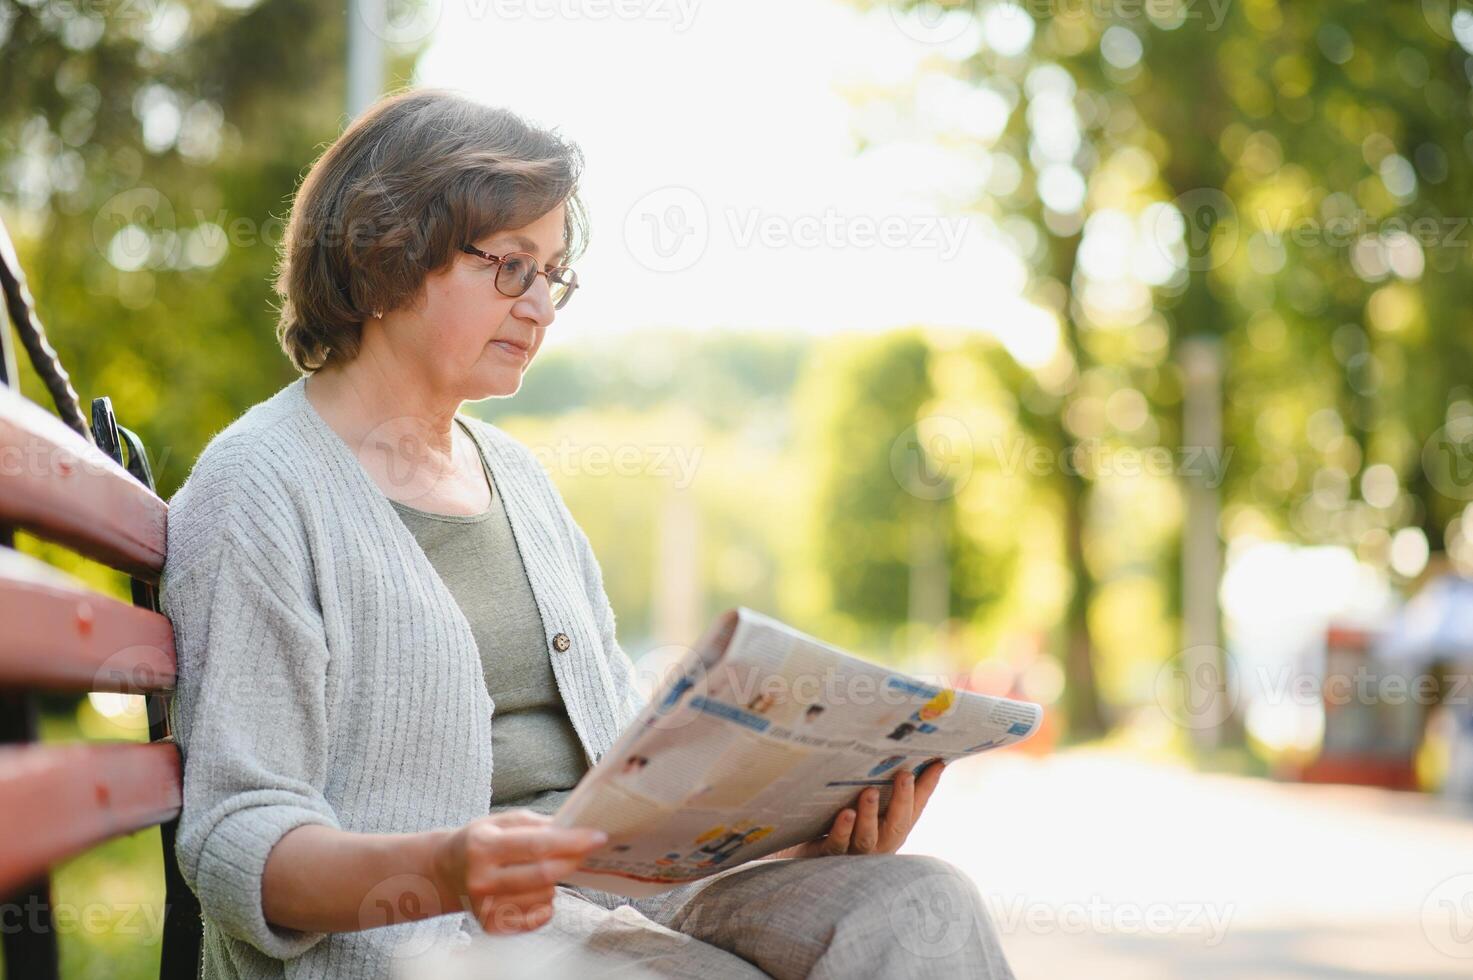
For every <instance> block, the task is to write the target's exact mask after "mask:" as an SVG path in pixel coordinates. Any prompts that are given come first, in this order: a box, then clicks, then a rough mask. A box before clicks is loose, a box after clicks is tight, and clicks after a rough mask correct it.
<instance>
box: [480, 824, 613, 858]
mask: <svg viewBox="0 0 1473 980" xmlns="http://www.w3.org/2000/svg"><path fill="white" fill-rule="evenodd" d="M608 839H609V838H608V835H607V834H605V833H604V832H603V831H600V830H585V829H582V828H572V829H568V828H562V827H526V828H519V829H516V830H500V831H498V832H496V833H493V834H490V835H488V836H487V837H486V838H484V839H483V840H482V841H481V842H480V843H481V846H480V847H479V848H478V849H477V856H478V857H480V858H481V859H482V860H485V861H489V862H490V863H492V864H496V865H510V864H530V863H532V862H534V861H541V860H543V859H545V858H559V857H562V858H582V857H584V856H586V855H587V854H588V853H589V852H590V851H593V850H596V849H597V848H599V847H602V846H603V845H604V844H606V843H607V842H608Z"/></svg>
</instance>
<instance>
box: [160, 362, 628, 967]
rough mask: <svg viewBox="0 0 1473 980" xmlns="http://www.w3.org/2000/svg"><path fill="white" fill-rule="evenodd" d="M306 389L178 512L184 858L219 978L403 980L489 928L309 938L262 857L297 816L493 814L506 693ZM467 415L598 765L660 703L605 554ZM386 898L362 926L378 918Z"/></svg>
mask: <svg viewBox="0 0 1473 980" xmlns="http://www.w3.org/2000/svg"><path fill="white" fill-rule="evenodd" d="M303 381H304V379H300V378H299V379H298V380H296V381H294V382H292V383H291V384H289V385H287V386H286V387H285V388H283V389H282V390H281V391H279V392H277V393H276V394H275V395H273V396H272V397H270V398H269V399H267V400H266V401H264V402H261V403H260V404H258V405H255V406H253V407H252V408H251V409H249V410H248V411H247V412H245V413H244V414H243V415H242V416H241V417H240V418H238V419H236V420H235V421H234V422H233V423H231V425H229V426H228V427H227V428H225V429H224V430H223V431H221V432H220V433H218V434H217V435H216V436H215V437H214V438H213V439H211V441H210V443H209V445H208V446H207V447H206V448H205V450H204V452H203V453H202V454H201V455H200V457H199V460H198V461H197V462H196V463H195V466H194V469H193V470H192V471H191V472H190V474H189V478H188V480H187V481H186V482H185V484H184V486H182V487H181V488H180V489H179V492H178V493H177V494H175V496H174V498H173V499H172V500H171V501H170V507H169V518H168V534H169V539H168V540H169V548H168V560H167V562H166V564H165V566H164V573H163V585H162V589H163V606H164V611H165V612H166V613H167V614H168V616H169V617H170V618H171V619H172V620H173V623H174V634H175V644H176V648H177V650H178V655H179V687H178V691H177V693H176V695H175V697H174V701H173V706H172V718H173V722H174V731H175V734H176V737H177V738H178V741H179V744H180V746H181V748H182V751H183V754H184V808H183V813H182V816H181V818H180V827H179V837H178V844H177V852H178V855H179V861H180V864H181V866H182V869H183V872H184V877H185V879H186V880H187V881H188V882H189V884H190V886H191V887H192V888H193V889H194V891H195V893H196V894H197V895H198V896H199V899H200V904H201V906H202V907H203V910H204V917H205V955H204V974H203V975H204V976H205V977H206V978H220V980H234V978H266V977H270V978H275V977H281V978H353V980H359V978H377V977H386V976H388V975H389V974H390V973H391V968H392V965H393V962H394V961H395V958H396V957H397V956H400V955H405V954H408V953H413V952H416V951H418V950H422V949H424V948H425V947H426V946H428V945H431V944H434V943H438V942H441V941H446V942H455V941H457V940H458V939H459V938H460V937H461V936H462V935H463V934H464V930H466V929H467V928H474V926H473V924H472V923H471V920H469V919H468V917H466V916H465V915H464V914H463V913H457V912H451V913H450V914H446V915H443V916H440V917H438V918H433V919H429V920H426V921H425V922H422V923H417V924H413V923H411V924H406V925H400V926H388V927H378V928H371V929H367V930H365V931H360V932H351V933H338V934H333V935H322V934H305V933H300V932H293V931H290V930H284V929H279V928H277V927H275V926H272V925H270V924H268V923H267V922H266V920H265V918H264V916H263V914H262V911H261V874H262V870H263V869H264V868H265V864H266V856H267V854H268V853H269V852H270V850H271V848H272V847H273V846H274V845H275V844H276V842H277V841H278V840H279V839H280V838H281V837H282V835H283V834H285V833H286V832H287V831H289V830H291V829H292V828H294V827H298V826H301V825H303V824H324V825H327V826H330V827H338V828H341V829H343V830H348V831H357V832H362V833H403V832H411V831H422V830H429V829H431V828H436V827H452V826H460V825H463V824H465V823H466V822H468V821H470V820H473V819H475V818H477V817H481V816H484V815H485V814H486V813H487V811H488V808H489V806H490V795H491V764H492V759H491V712H492V710H493V705H492V703H491V699H490V697H489V695H488V694H487V693H486V685H485V682H484V678H483V676H482V672H481V663H480V658H479V657H478V656H477V652H476V643H475V638H474V637H473V636H472V634H471V629H470V625H469V623H468V622H467V621H466V618H465V616H464V615H463V614H462V613H461V611H460V608H459V607H458V606H457V605H456V602H455V600H454V598H452V596H451V595H450V592H449V591H448V590H447V589H446V587H445V585H444V583H443V582H442V581H441V580H440V578H439V576H438V575H437V574H436V573H435V570H434V568H433V567H432V566H431V565H430V562H429V560H428V559H427V558H426V557H425V554H424V551H423V550H422V549H421V548H420V547H419V545H418V543H417V542H416V541H415V539H414V537H413V535H412V534H411V533H410V532H409V530H408V529H407V528H406V527H405V525H404V523H403V521H401V520H400V519H399V516H398V515H397V514H396V513H395V512H394V509H393V507H392V506H391V504H390V503H389V500H388V498H387V497H385V496H384V494H383V492H382V491H380V490H379V488H378V486H377V485H376V484H375V483H374V482H373V481H372V480H371V479H370V478H369V476H368V474H367V472H366V471H365V470H364V469H363V467H362V466H361V465H360V464H359V462H358V460H357V458H356V457H355V455H354V453H353V451H352V450H351V449H350V448H349V446H348V444H347V443H345V442H344V441H343V440H342V439H341V438H340V437H339V436H338V435H337V434H336V433H335V432H334V431H333V430H332V429H331V428H329V427H328V425H327V423H326V422H324V421H323V419H322V417H321V416H320V415H318V413H317V411H316V410H315V409H314V408H313V407H312V404H311V403H310V402H309V401H308V400H307V397H306V391H305V388H304V386H303ZM466 421H467V423H468V425H469V428H470V430H471V432H472V434H473V435H474V436H475V439H476V441H477V442H478V443H479V444H480V447H481V450H482V452H483V453H484V455H485V458H486V461H487V463H488V465H489V466H490V469H491V473H492V478H493V479H494V480H495V482H496V486H497V490H498V492H500V493H501V494H502V497H503V500H504V502H505V506H506V512H507V517H508V518H509V519H510V521H511V526H512V530H513V533H514V535H515V538H516V543H517V547H518V550H519V551H520V552H521V556H522V561H523V563H524V565H525V566H526V570H527V577H528V579H529V581H530V582H531V586H532V594H533V596H534V597H535V599H536V602H537V607H538V609H539V610H540V611H541V613H542V622H543V624H544V626H545V628H546V633H547V636H546V638H545V642H546V643H547V651H548V656H549V657H550V658H551V659H552V664H553V670H554V673H555V674H556V676H557V683H558V688H559V690H560V691H561V692H562V696H563V699H564V702H565V703H566V705H567V709H568V715H569V717H570V718H571V719H572V722H573V727H574V728H575V729H576V730H577V732H578V736H579V739H580V740H581V741H582V744H583V748H584V750H585V752H586V753H587V755H588V757H589V759H590V761H596V760H597V759H598V758H599V757H600V756H602V755H603V753H604V752H606V751H608V749H609V747H610V745H611V744H612V743H613V741H614V739H615V737H616V736H617V735H618V733H619V731H620V729H621V728H622V727H623V726H624V725H625V724H626V723H628V722H629V721H630V720H632V719H633V717H634V716H635V715H636V714H637V713H638V710H639V707H640V696H639V694H638V692H637V690H636V688H635V685H634V675H633V668H632V665H631V664H630V661H629V659H628V657H626V656H625V654H624V652H623V651H622V650H620V648H619V646H618V643H617V642H616V640H615V638H614V614H613V611H612V609H611V608H610V606H609V602H608V598H607V596H606V595H605V593H604V588H603V580H602V576H601V573H600V570H599V565H598V561H597V560H596V559H595V557H594V554H593V551H592V549H591V548H590V547H589V544H588V538H587V537H586V536H585V535H584V534H583V531H582V530H581V529H580V528H579V527H578V524H577V523H576V522H575V521H574V520H573V517H572V515H571V514H570V513H569V512H568V509H567V507H566V505H565V504H564V503H563V500H562V497H561V496H560V495H559V494H558V492H557V490H556V488H555V487H554V486H553V484H552V482H551V480H549V478H548V477H547V474H546V473H544V472H543V470H542V468H541V466H540V465H539V464H538V462H537V461H536V459H535V458H534V457H533V455H532V454H531V452H530V451H529V450H528V449H527V448H526V447H524V446H522V445H521V444H520V443H518V442H516V441H515V440H513V439H512V438H511V437H509V436H507V435H506V434H505V433H503V432H501V431H500V430H499V429H497V428H496V427H495V426H492V425H490V424H488V423H485V422H482V421H479V420H476V419H469V418H468V419H466ZM562 636H565V637H566V640H567V642H564V640H562V639H561V638H560V637H562ZM554 638H558V639H557V642H556V643H554ZM559 647H566V649H558V648H559ZM395 890H396V889H395V888H394V886H393V883H390V884H389V886H387V887H386V892H389V893H392V892H395ZM421 890H423V889H421ZM373 904H374V903H373V902H366V903H365V906H366V907H365V909H364V910H363V914H364V919H365V921H370V922H371V921H373V916H374V915H375V914H382V913H381V912H378V911H377V910H376V909H375V908H373V907H367V906H372V905H373ZM379 921H382V920H381V919H380V920H379Z"/></svg>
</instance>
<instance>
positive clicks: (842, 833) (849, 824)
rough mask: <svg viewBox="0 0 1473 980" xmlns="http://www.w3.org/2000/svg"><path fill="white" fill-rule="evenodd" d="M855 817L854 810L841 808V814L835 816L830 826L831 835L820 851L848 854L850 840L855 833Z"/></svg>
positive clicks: (831, 854)
mask: <svg viewBox="0 0 1473 980" xmlns="http://www.w3.org/2000/svg"><path fill="white" fill-rule="evenodd" d="M854 819H855V813H854V811H853V810H851V809H847V808H846V809H843V810H840V811H839V815H838V816H837V817H835V818H834V823H833V826H831V827H830V828H829V835H828V836H827V837H825V838H824V839H823V842H822V844H821V846H820V847H819V853H820V854H823V855H825V856H835V855H839V854H848V853H849V840H850V838H851V837H853V835H854Z"/></svg>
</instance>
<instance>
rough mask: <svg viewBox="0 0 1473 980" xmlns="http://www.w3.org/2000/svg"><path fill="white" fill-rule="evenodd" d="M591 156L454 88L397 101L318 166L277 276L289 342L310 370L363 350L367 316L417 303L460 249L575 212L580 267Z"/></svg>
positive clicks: (569, 229) (362, 121)
mask: <svg viewBox="0 0 1473 980" xmlns="http://www.w3.org/2000/svg"><path fill="white" fill-rule="evenodd" d="M582 170H583V155H582V152H581V151H580V150H579V149H578V147H577V145H576V144H574V143H572V142H570V141H568V140H567V139H565V138H564V137H562V136H561V135H560V134H559V133H557V132H556V131H555V130H544V129H539V128H537V127H536V126H533V125H532V124H530V123H528V122H527V121H526V120H524V119H522V118H521V117H520V116H518V115H516V114H515V113H513V112H511V111H509V110H507V109H500V108H494V107H491V106H486V105H481V104H479V103H477V102H473V101H471V100H470V99H467V98H464V97H462V96H460V95H456V94H455V93H452V92H447V91H442V90H438V89H418V90H412V91H408V92H403V93H400V94H398V95H394V96H390V97H388V98H385V99H383V100H382V101H380V102H378V103H377V104H375V105H374V106H372V107H371V108H370V109H368V110H367V111H366V112H364V113H363V115H361V116H360V117H359V118H358V119H356V120H355V121H354V122H353V124H352V125H350V126H349V127H348V128H347V130H345V131H344V132H343V134H342V135H341V136H339V137H338V138H337V140H336V141H334V142H333V144H332V145H331V146H329V147H328V148H327V151H326V152H325V153H323V154H322V156H321V157H319V158H318V159H317V162H316V163H314V164H313V165H312V168H311V170H310V171H309V172H308V173H307V177H306V179H305V180H304V181H302V185H301V187H300V188H299V189H298V190H297V194H296V198H295V200H294V201H293V203H292V211H291V220H290V221H289V223H288V224H287V230H286V235H285V237H284V238H283V240H282V248H281V255H280V258H279V262H278V265H277V270H276V281H275V286H276V292H277V295H278V296H280V298H281V305H280V317H279V319H278V321H277V325H276V336H277V339H278V340H280V342H281V347H282V350H284V351H285V352H286V355H287V357H289V358H291V360H292V363H293V364H295V365H296V366H297V368H298V370H300V371H303V372H307V373H310V372H313V371H316V370H318V369H319V368H321V367H323V366H324V365H326V364H328V363H329V362H345V361H350V360H352V359H353V358H354V357H356V356H357V355H358V347H359V342H360V340H361V337H362V328H363V321H364V320H365V319H367V318H368V317H369V316H370V315H372V313H373V311H375V310H389V309H393V308H395V307H397V306H399V305H400V304H402V303H404V302H406V301H408V300H410V299H412V298H414V297H415V296H416V295H418V294H419V292H420V289H421V287H422V286H423V285H424V281H425V277H426V276H427V275H429V274H430V273H432V272H435V271H438V270H440V269H443V268H445V267H446V266H448V265H449V264H450V262H451V261H452V260H453V259H454V258H455V257H456V255H457V254H458V253H459V251H460V247H461V246H462V245H464V244H466V243H468V242H474V241H477V240H479V239H481V238H483V237H485V236H486V235H490V234H493V233H495V232H498V231H502V230H505V229H509V228H520V227H523V226H525V225H528V224H530V223H532V222H533V221H535V220H537V219H538V218H539V217H541V216H542V215H544V214H547V213H548V212H549V211H551V210H553V209H554V208H556V207H557V206H558V205H559V204H564V205H566V206H567V217H566V220H565V223H564V233H563V237H564V246H565V247H566V248H567V257H566V258H565V259H563V260H562V261H563V264H570V263H571V262H572V261H573V259H574V258H575V257H576V256H577V253H578V252H580V251H581V250H582V248H583V247H584V245H585V242H586V238H587V219H586V216H585V214H584V211H583V206H582V204H581V202H580V201H579V200H578V194H577V186H578V179H579V177H580V176H581V175H582Z"/></svg>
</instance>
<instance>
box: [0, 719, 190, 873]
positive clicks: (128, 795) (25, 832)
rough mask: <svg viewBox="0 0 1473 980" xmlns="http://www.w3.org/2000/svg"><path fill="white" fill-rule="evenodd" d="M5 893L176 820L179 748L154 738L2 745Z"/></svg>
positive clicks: (0, 823) (0, 841)
mask: <svg viewBox="0 0 1473 980" xmlns="http://www.w3.org/2000/svg"><path fill="white" fill-rule="evenodd" d="M0 799H3V800H4V801H5V805H4V806H3V807H0V898H3V897H5V896H8V895H9V894H11V892H13V891H14V890H15V889H16V888H18V887H19V886H21V885H24V884H26V883H27V882H29V881H32V880H34V879H35V878H37V877H38V876H40V875H41V874H42V872H44V871H45V870H46V869H47V868H49V867H51V866H52V865H53V864H56V863H57V862H58V861H62V860H64V859H66V858H68V857H71V856H73V855H75V854H78V853H80V852H82V851H84V850H86V849H87V848H89V847H91V846H93V845H95V844H99V843H102V842H103V841H106V840H109V839H111V838H113V837H118V836H121V835H123V834H127V833H131V832H133V831H135V830H142V829H143V828H145V827H152V826H154V825H155V824H160V823H163V822H164V821H166V820H169V819H171V818H173V817H174V816H175V815H176V814H178V812H179V804H180V799H181V789H180V769H179V752H178V749H177V748H176V747H175V746H174V744H173V743H171V742H154V743H152V744H130V743H119V744H98V745H26V746H17V747H10V746H6V747H0Z"/></svg>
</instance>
